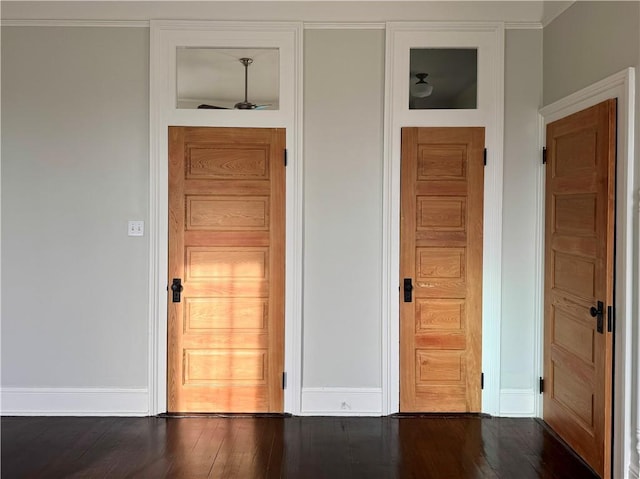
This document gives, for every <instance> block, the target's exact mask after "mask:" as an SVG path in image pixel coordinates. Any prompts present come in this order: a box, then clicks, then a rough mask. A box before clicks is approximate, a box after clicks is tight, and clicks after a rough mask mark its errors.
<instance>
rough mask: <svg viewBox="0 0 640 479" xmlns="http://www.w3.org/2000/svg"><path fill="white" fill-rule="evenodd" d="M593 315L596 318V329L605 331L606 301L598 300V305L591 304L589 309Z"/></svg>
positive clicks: (600, 331)
mask: <svg viewBox="0 0 640 479" xmlns="http://www.w3.org/2000/svg"><path fill="white" fill-rule="evenodd" d="M589 313H591V316H592V317H594V318H597V319H596V330H597V331H598V332H599V333H600V334H603V333H604V303H603V302H602V301H598V307H597V308H596V307H595V306H591V309H590V310H589Z"/></svg>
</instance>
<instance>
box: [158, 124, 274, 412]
mask: <svg viewBox="0 0 640 479" xmlns="http://www.w3.org/2000/svg"><path fill="white" fill-rule="evenodd" d="M284 148H285V131H284V130H283V129H267V128H260V129H257V128H186V127H170V128H169V278H168V281H169V285H170V288H169V295H168V301H169V303H168V305H169V306H168V314H169V317H168V345H167V347H168V378H167V379H168V410H169V412H281V411H282V410H283V392H282V373H283V360H284V359H283V358H284V260H285V244H284V242H285V169H284ZM175 280H181V282H182V287H183V288H184V289H183V291H182V292H181V295H180V298H179V302H176V301H174V300H175V299H177V298H173V292H172V291H171V285H172V284H173V282H174V281H175Z"/></svg>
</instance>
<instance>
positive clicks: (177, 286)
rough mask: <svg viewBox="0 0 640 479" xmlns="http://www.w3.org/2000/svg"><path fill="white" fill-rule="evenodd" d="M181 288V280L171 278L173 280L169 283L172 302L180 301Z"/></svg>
mask: <svg viewBox="0 0 640 479" xmlns="http://www.w3.org/2000/svg"><path fill="white" fill-rule="evenodd" d="M183 289H184V288H183V287H182V280H181V279H180V278H173V282H172V283H171V291H172V292H173V299H172V301H173V302H174V303H179V302H180V293H182V290H183Z"/></svg>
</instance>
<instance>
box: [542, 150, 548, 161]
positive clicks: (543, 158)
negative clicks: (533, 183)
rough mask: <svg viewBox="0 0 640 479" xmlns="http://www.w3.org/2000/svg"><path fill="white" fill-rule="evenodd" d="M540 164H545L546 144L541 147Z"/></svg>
mask: <svg viewBox="0 0 640 479" xmlns="http://www.w3.org/2000/svg"><path fill="white" fill-rule="evenodd" d="M542 164H543V165H546V164H547V147H546V146H543V147H542Z"/></svg>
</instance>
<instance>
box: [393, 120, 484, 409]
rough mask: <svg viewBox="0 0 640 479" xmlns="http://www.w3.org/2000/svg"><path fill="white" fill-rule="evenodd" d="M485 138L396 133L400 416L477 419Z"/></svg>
mask: <svg viewBox="0 0 640 479" xmlns="http://www.w3.org/2000/svg"><path fill="white" fill-rule="evenodd" d="M483 150H484V128H403V129H402V167H401V225H400V235H401V245H400V258H401V259H400V278H401V283H402V285H401V287H402V288H403V287H404V282H405V281H406V280H410V281H411V285H412V287H413V290H412V291H410V295H411V300H410V301H405V299H407V298H405V292H404V291H401V294H400V301H401V303H400V377H401V382H400V410H401V411H402V412H438V411H444V412H477V411H480V392H481V391H480V388H481V386H480V366H481V334H482V215H483V213H482V203H483V178H484V167H483Z"/></svg>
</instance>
